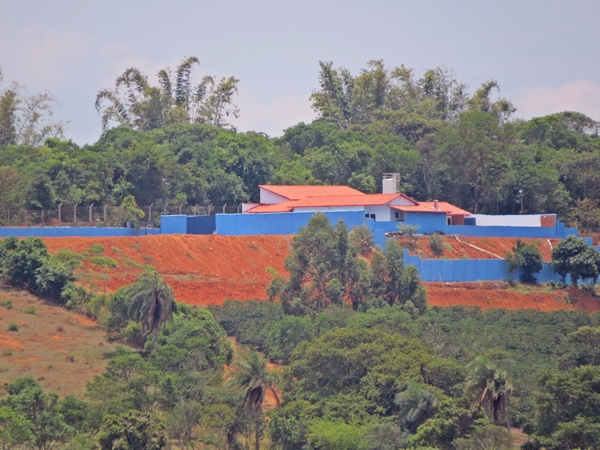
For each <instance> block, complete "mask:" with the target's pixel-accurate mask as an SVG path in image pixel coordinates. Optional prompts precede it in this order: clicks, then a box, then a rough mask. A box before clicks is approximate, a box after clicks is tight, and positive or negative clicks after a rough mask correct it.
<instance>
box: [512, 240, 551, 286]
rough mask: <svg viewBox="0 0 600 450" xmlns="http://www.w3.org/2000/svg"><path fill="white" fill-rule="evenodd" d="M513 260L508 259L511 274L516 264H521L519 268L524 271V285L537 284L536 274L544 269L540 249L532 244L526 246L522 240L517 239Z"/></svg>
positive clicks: (522, 276)
mask: <svg viewBox="0 0 600 450" xmlns="http://www.w3.org/2000/svg"><path fill="white" fill-rule="evenodd" d="M512 252H513V254H514V257H513V258H508V259H507V262H508V264H509V272H510V270H511V268H513V269H514V265H515V264H516V262H517V261H518V262H519V266H518V267H519V268H520V269H521V270H522V272H523V273H522V275H521V281H522V282H524V283H535V282H536V279H535V274H536V273H539V272H541V271H542V269H543V265H542V254H541V252H540V249H539V248H537V247H536V246H534V245H532V244H525V243H524V242H523V241H521V240H520V239H517V242H516V244H515V246H514V247H513V249H512ZM511 266H513V267H511Z"/></svg>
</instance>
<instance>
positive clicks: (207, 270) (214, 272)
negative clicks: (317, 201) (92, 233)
mask: <svg viewBox="0 0 600 450" xmlns="http://www.w3.org/2000/svg"><path fill="white" fill-rule="evenodd" d="M44 242H45V243H46V245H47V246H48V248H49V250H50V252H51V253H56V252H57V251H59V250H61V249H68V250H71V251H73V252H76V253H78V254H80V255H82V256H83V257H84V259H83V261H82V262H83V265H82V266H81V267H80V268H79V269H78V270H77V272H76V276H77V277H78V278H79V282H80V283H81V284H84V285H85V286H86V287H91V288H92V289H94V290H96V291H99V292H103V291H104V290H105V289H106V292H113V291H115V290H116V289H118V288H119V287H121V286H124V285H127V284H130V283H132V282H134V281H135V279H136V278H137V277H138V276H139V275H140V274H141V273H142V272H143V271H144V268H145V267H146V266H152V267H154V268H156V270H157V271H158V272H159V273H161V274H162V275H163V276H164V278H165V280H166V281H167V282H168V283H169V285H170V286H171V287H172V288H173V291H174V293H175V298H176V300H178V301H181V302H185V303H189V304H198V305H210V304H221V303H222V302H223V301H225V300H226V299H236V300H250V299H266V294H265V289H266V287H267V285H268V284H269V282H270V281H271V279H272V278H273V273H274V271H276V272H278V273H286V271H285V267H284V259H285V257H286V256H287V254H288V251H289V243H290V242H291V237H287V236H216V235H208V236H201V235H159V236H143V237H137V238H130V237H118V238H46V239H44ZM93 244H99V245H101V246H102V247H103V251H102V252H101V254H100V256H101V258H98V256H94V255H93V254H91V253H90V247H91V246H92V245H93ZM102 258H109V259H110V260H112V261H109V260H107V259H102ZM115 265H116V266H115Z"/></svg>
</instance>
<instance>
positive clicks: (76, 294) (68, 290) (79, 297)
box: [60, 283, 91, 309]
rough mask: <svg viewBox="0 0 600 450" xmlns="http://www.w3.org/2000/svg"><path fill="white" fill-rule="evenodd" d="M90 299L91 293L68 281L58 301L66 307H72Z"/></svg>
mask: <svg viewBox="0 0 600 450" xmlns="http://www.w3.org/2000/svg"><path fill="white" fill-rule="evenodd" d="M90 299H91V294H90V293H89V292H88V291H87V290H86V289H85V288H84V287H82V286H78V285H76V284H75V283H68V284H67V285H66V286H65V288H64V289H63V290H62V292H61V295H60V303H61V304H62V305H64V307H65V308H67V309H74V308H77V307H78V306H81V305H83V304H84V303H86V302H88V301H89V300H90Z"/></svg>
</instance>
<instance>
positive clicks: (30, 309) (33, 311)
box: [23, 306, 35, 314]
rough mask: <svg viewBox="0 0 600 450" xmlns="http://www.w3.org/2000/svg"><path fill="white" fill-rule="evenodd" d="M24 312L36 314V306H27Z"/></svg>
mask: <svg viewBox="0 0 600 450" xmlns="http://www.w3.org/2000/svg"><path fill="white" fill-rule="evenodd" d="M23 312H24V313H25V314H35V308H34V307H33V306H30V307H29V308H25V309H24V310H23Z"/></svg>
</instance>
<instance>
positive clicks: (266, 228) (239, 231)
mask: <svg viewBox="0 0 600 450" xmlns="http://www.w3.org/2000/svg"><path fill="white" fill-rule="evenodd" d="M314 214H315V213H313V212H298V213H273V214H217V215H216V216H215V217H216V218H217V219H216V226H217V234H220V235H223V236H254V235H259V234H296V233H298V231H300V228H302V227H303V226H305V225H306V224H307V223H308V221H309V219H310V218H311V217H312V216H313V215H314ZM324 214H325V215H326V216H327V218H328V219H329V221H330V222H331V223H332V224H333V225H335V224H336V223H337V221H338V219H342V220H343V221H344V222H346V225H347V226H348V228H349V229H350V228H352V227H353V226H355V225H363V224H364V223H367V224H368V225H369V222H370V223H371V224H374V223H375V221H374V220H373V219H366V218H365V215H364V212H363V211H329V212H326V213H324ZM371 227H372V225H371Z"/></svg>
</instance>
